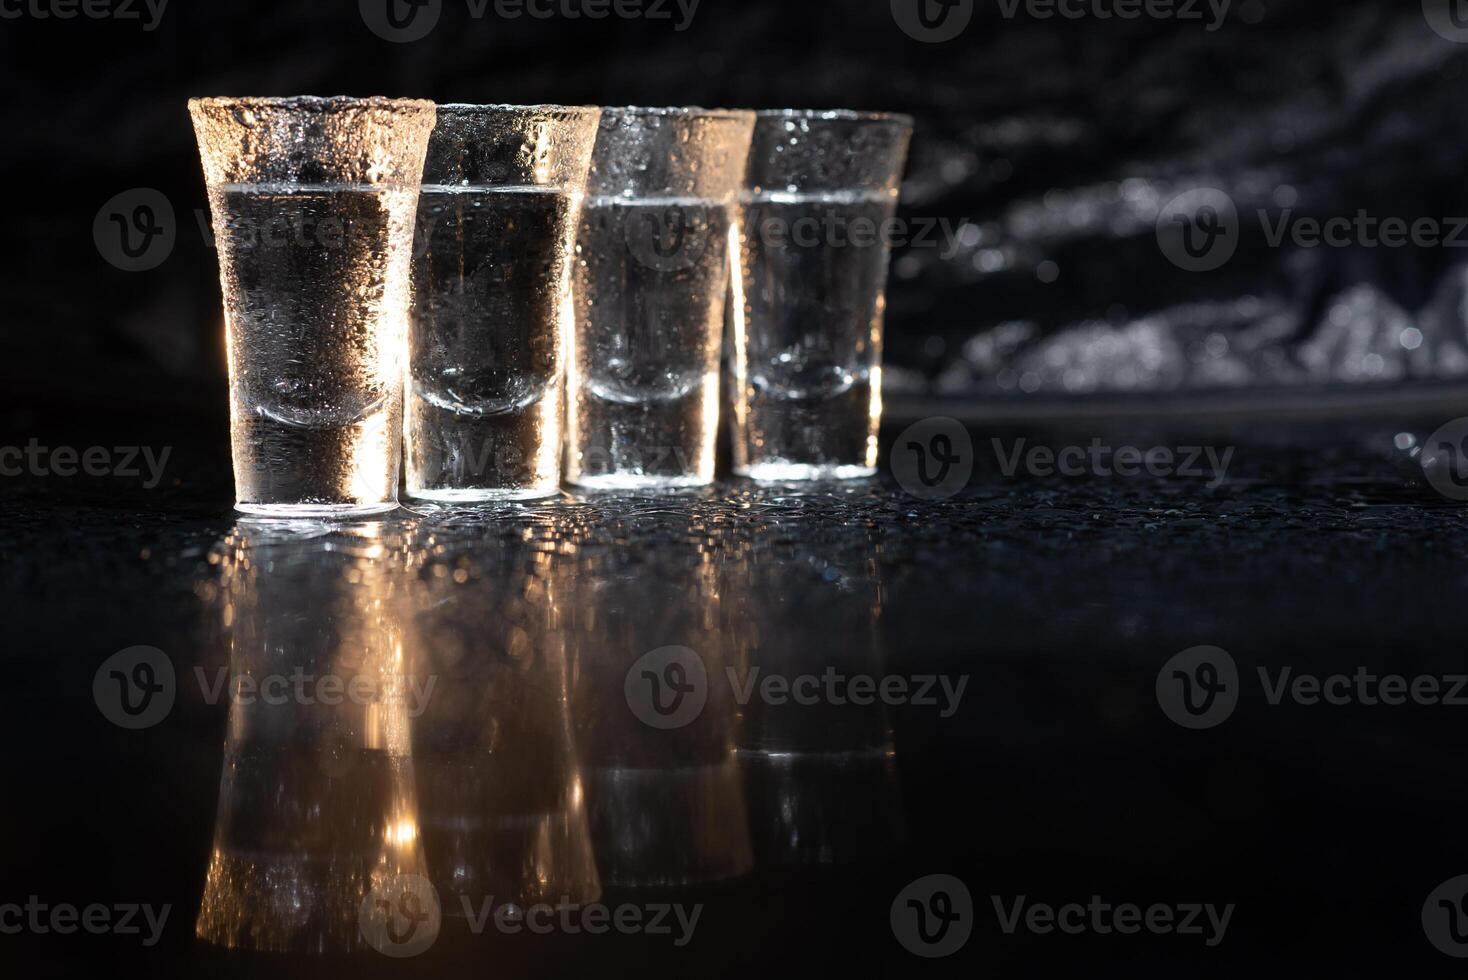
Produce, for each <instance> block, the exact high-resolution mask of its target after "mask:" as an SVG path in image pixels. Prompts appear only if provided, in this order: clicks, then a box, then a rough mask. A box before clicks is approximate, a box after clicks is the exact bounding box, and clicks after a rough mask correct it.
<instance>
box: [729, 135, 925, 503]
mask: <svg viewBox="0 0 1468 980" xmlns="http://www.w3.org/2000/svg"><path fill="white" fill-rule="evenodd" d="M911 136H912V120H911V119H909V118H908V117H906V116H896V115H888V114H884V113H856V112H844V111H837V112H812V111H797V110H779V111H772V112H761V113H760V114H759V121H758V123H757V124H756V126H755V133H754V147H753V149H752V150H751V152H750V159H749V177H748V184H747V189H746V190H745V193H744V194H743V195H742V197H741V208H740V212H741V213H740V224H741V226H742V231H743V261H742V265H743V278H742V282H738V283H736V284H735V286H736V288H735V309H734V317H733V321H734V359H733V365H734V421H733V431H734V439H733V449H734V470H735V472H736V473H738V474H739V475H741V476H748V477H753V478H754V479H757V480H808V479H832V478H834V479H851V478H855V477H862V476H871V475H873V474H875V473H876V467H877V427H878V425H879V423H880V422H881V417H882V320H883V314H884V312H885V310H886V284H887V260H888V256H889V253H890V251H891V249H890V244H891V243H890V241H889V240H888V239H889V238H890V229H891V227H892V225H891V222H892V219H893V216H894V213H895V211H896V208H897V198H898V192H899V181H900V180H901V177H902V170H903V166H904V163H905V161H906V159H907V145H908V141H909V139H910V138H911Z"/></svg>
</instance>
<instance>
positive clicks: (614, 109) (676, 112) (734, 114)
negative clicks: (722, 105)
mask: <svg viewBox="0 0 1468 980" xmlns="http://www.w3.org/2000/svg"><path fill="white" fill-rule="evenodd" d="M601 114H602V115H603V116H646V117H654V118H659V117H666V118H669V119H677V118H683V119H732V120H734V121H736V122H742V121H744V120H747V119H752V118H753V117H754V115H755V112H754V110H753V109H705V108H704V107H703V106H697V105H682V106H678V105H673V106H645V105H619V106H602V109H601Z"/></svg>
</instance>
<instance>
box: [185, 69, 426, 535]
mask: <svg viewBox="0 0 1468 980" xmlns="http://www.w3.org/2000/svg"><path fill="white" fill-rule="evenodd" d="M189 113H190V115H191V116H192V117H193V122H194V132H195V134H196V136H197V137H198V142H199V153H200V156H201V157H202V159H203V164H204V176H205V179H206V182H207V184H208V189H209V207H210V211H211V212H212V214H213V223H214V238H215V242H216V248H217V251H218V254H219V278H220V284H221V287H222V289H223V293H224V323H225V334H226V342H227V350H228V354H229V383H230V437H231V439H230V441H231V445H232V448H233V454H234V476H235V497H236V504H235V507H236V508H237V509H238V510H241V511H244V512H246V513H252V514H263V515H269V516H279V517H333V516H335V517H340V516H350V515H361V514H372V513H379V512H383V511H388V510H392V509H393V508H394V507H396V506H397V487H398V471H399V467H400V461H401V448H400V447H401V444H402V403H403V397H402V393H403V348H404V341H405V338H406V329H407V320H408V302H409V291H410V282H409V272H410V260H411V258H412V247H413V217H414V212H415V210H416V208H417V204H418V183H419V177H420V175H421V173H422V170H423V156H424V153H425V151H426V149H427V146H428V134H429V133H430V132H431V131H432V129H433V120H434V107H433V103H432V102H422V101H414V100H399V99H383V98H368V99H353V98H345V97H336V98H314V97H297V98H283V99H265V98H259V99H257V98H225V99H193V100H191V101H190V102H189Z"/></svg>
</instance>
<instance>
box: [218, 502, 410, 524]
mask: <svg viewBox="0 0 1468 980" xmlns="http://www.w3.org/2000/svg"><path fill="white" fill-rule="evenodd" d="M234 509H235V510H237V511H239V512H240V513H241V514H250V515H251V516H253V517H275V518H280V519H282V520H295V519H298V518H321V517H337V518H350V517H371V516H373V515H375V514H390V513H392V512H393V511H395V510H397V509H398V503H397V501H396V500H393V501H388V502H387V503H377V504H242V503H239V502H236V503H235V505H234Z"/></svg>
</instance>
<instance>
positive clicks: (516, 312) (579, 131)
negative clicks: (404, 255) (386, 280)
mask: <svg viewBox="0 0 1468 980" xmlns="http://www.w3.org/2000/svg"><path fill="white" fill-rule="evenodd" d="M599 115H600V111H599V110H597V109H592V108H565V107H560V106H473V105H444V106H440V107H439V110H438V128H437V129H435V130H434V133H433V137H432V139H431V140H430V141H429V145H428V163H427V165H426V166H425V168H424V173H423V190H422V194H421V196H420V198H419V206H418V236H419V237H418V241H417V244H416V247H415V254H414V259H413V289H414V299H413V316H412V323H411V326H410V331H409V333H410V342H409V355H408V360H409V368H408V370H409V378H410V383H409V388H408V407H407V412H408V418H407V429H406V432H407V444H406V445H407V449H406V451H407V461H408V465H407V471H408V495H409V496H410V497H413V498H414V499H419V500H432V501H439V502H464V501H483V500H506V499H517V500H522V499H529V498H534V497H548V496H551V495H553V494H555V493H556V492H557V491H558V489H559V487H560V479H561V460H560V453H561V423H562V416H563V407H562V399H563V379H564V377H565V351H566V346H567V343H568V340H569V331H570V329H571V324H570V317H571V304H570V281H569V273H570V261H571V254H572V247H573V244H574V239H573V236H574V234H575V229H576V220H577V216H578V215H579V214H580V209H581V199H582V193H583V191H584V189H585V186H586V168H587V166H588V165H589V164H590V162H591V148H592V144H593V143H594V142H595V140H596V125H597V118H598V116H599Z"/></svg>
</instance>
